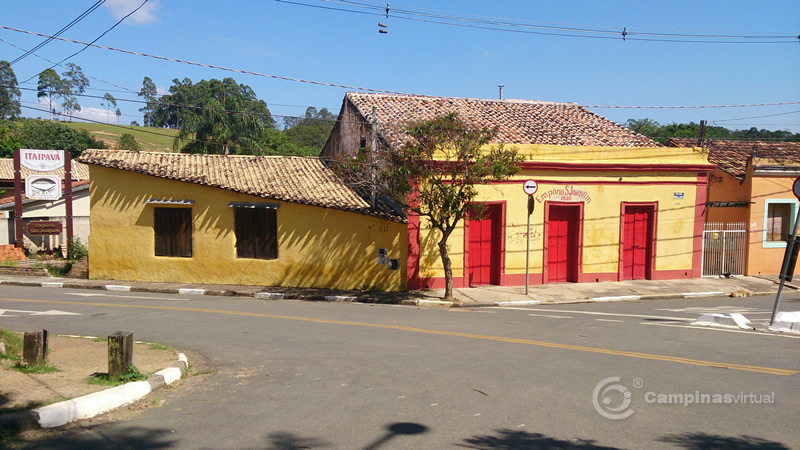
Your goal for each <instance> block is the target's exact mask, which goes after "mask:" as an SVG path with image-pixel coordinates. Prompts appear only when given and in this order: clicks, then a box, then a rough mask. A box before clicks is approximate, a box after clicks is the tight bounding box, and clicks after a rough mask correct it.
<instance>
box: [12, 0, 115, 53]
mask: <svg viewBox="0 0 800 450" xmlns="http://www.w3.org/2000/svg"><path fill="white" fill-rule="evenodd" d="M105 1H106V0H99V1H98V2H97V3H95V4H94V5H92V6H90V7H89V9H87V10H86V11H84V12H82V13H81V15H79V16H78V17H76V18H75V19H73V20H72V22H70V23H68V24H66V25H65V26H64V27H63V28H61V29H60V30H58V31H57V32H56V33H55V35H53V36H46V37H47V39H45V40H44V41H42V42H40V43H39V44H37V45H36V46H35V47H33V48H32V49H30V50H28V51H27V52H25V53H24V54H22V55H21V56H18V57H17V58H16V59H15V60H13V61H11V62H10V63H9V64H11V65H12V66H13V65H14V64H16V63H17V62H19V61H21V60H23V59H25V58H26V57H27V56H28V55H30V54H32V53H33V52H35V51H37V50H39V49H40V48H42V47H44V46H45V45H47V44H48V43H50V42H51V41H52V40H53V39H55V38H56V36H60V35H61V34H62V33H64V32H65V31H67V30H69V29H70V28H72V27H73V26H75V24H77V23H78V22H80V21H81V20H83V19H84V18H85V17H86V16H88V15H89V14H91V13H92V12H94V10H96V9H97V8H99V7H100V5H102V4H103V3H105Z"/></svg>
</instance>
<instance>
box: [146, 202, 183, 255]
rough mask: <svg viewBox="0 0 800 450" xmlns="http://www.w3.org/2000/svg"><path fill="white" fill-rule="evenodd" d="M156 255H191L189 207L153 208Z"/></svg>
mask: <svg viewBox="0 0 800 450" xmlns="http://www.w3.org/2000/svg"><path fill="white" fill-rule="evenodd" d="M153 219H154V222H153V229H154V230H155V234H156V256H177V257H181V258H191V257H192V210H191V208H153Z"/></svg>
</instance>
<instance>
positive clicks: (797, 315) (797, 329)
mask: <svg viewBox="0 0 800 450" xmlns="http://www.w3.org/2000/svg"><path fill="white" fill-rule="evenodd" d="M769 329H770V330H772V331H782V332H784V333H800V311H786V312H779V313H778V314H776V315H775V323H773V324H772V326H770V327H769Z"/></svg>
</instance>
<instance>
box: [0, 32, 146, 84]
mask: <svg viewBox="0 0 800 450" xmlns="http://www.w3.org/2000/svg"><path fill="white" fill-rule="evenodd" d="M0 42H3V43H5V44H8V45H10V46H12V47H14V48H17V49H19V50H22V51H26V50H25V49H24V48H22V47H20V46H18V45H16V44H14V43H12V42H8V41H7V40H5V39H2V38H0ZM31 55H33V56H35V57H37V58H39V59H41V60H43V61H47V62H49V63H50V64H54V65H56V66H58V67H61V68H62V69H63V68H64V66H62V65H61V64H57V63H54V62H53V61H51V60H49V59H47V58H45V57H43V56H39V55H37V54H36V53H31ZM51 68H52V66H51ZM87 77H89V78H91V79H92V80H94V81H99V82H101V83H103V84H107V85H109V86H114V87H116V88H120V89H124V90H123V91H111V92H133V93H136V92H137V91H134V90H133V89H128V88H126V87H125V86H120V85H117V84H114V83H111V82H109V81H105V80H101V79H99V78H95V77H93V76H91V75H87ZM28 80H30V78H29V79H28ZM26 83H28V81H23V82H22V83H19V84H26ZM86 90H90V91H91V90H95V89H93V88H86ZM96 90H98V91H102V90H104V89H96Z"/></svg>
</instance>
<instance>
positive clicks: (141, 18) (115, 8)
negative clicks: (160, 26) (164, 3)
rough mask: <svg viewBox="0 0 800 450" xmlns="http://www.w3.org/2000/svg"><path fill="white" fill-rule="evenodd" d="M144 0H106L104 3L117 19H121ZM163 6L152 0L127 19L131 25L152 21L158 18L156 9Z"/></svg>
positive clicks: (126, 21)
mask: <svg viewBox="0 0 800 450" xmlns="http://www.w3.org/2000/svg"><path fill="white" fill-rule="evenodd" d="M142 1H143V0H106V2H105V3H104V4H103V6H105V7H106V8H108V10H109V11H110V12H111V15H112V16H114V18H115V19H117V20H119V19H122V18H123V17H125V16H126V15H127V14H128V13H130V12H131V11H133V10H134V9H136V8H137V7H138V6H139V5H141V4H142ZM160 7H161V3H160V2H158V1H157V0H150V1H149V2H147V4H145V5H144V6H142V8H141V9H140V10H139V11H136V13H135V14H133V15H132V16H130V17H128V18H127V19H125V21H124V22H123V23H127V24H129V25H133V24H144V23H152V22H155V21H157V20H158V17H156V11H157V10H158V9H159V8H160Z"/></svg>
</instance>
